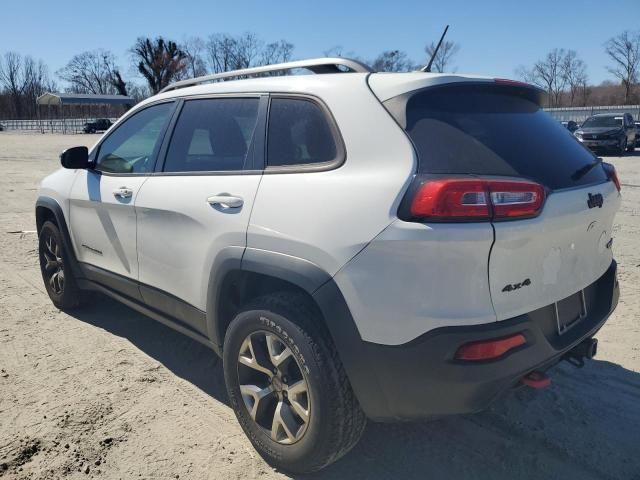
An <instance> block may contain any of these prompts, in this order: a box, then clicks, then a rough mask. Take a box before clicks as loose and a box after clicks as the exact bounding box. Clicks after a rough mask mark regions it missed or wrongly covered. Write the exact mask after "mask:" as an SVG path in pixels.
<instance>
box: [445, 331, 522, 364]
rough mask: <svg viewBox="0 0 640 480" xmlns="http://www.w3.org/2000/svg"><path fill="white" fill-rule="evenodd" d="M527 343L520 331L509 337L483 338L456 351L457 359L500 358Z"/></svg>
mask: <svg viewBox="0 0 640 480" xmlns="http://www.w3.org/2000/svg"><path fill="white" fill-rule="evenodd" d="M525 343H527V340H526V339H525V338H524V335H522V334H521V333H518V334H516V335H511V336H509V337H503V338H495V339H492V340H482V341H480V342H471V343H466V344H464V345H462V346H461V347H460V348H459V349H458V351H457V352H456V359H457V360H490V359H492V358H498V357H501V356H502V355H504V354H505V353H507V352H508V351H509V350H512V349H514V348H516V347H519V346H520V345H524V344H525Z"/></svg>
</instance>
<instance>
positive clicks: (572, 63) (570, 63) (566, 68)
mask: <svg viewBox="0 0 640 480" xmlns="http://www.w3.org/2000/svg"><path fill="white" fill-rule="evenodd" d="M561 70H562V75H563V76H564V80H565V82H566V84H567V86H568V87H569V105H570V106H573V105H574V102H575V100H576V97H577V95H578V94H579V92H580V90H581V89H582V88H583V87H584V86H586V84H587V65H586V64H585V63H584V62H583V61H582V60H581V59H580V58H578V54H577V53H576V52H575V50H568V51H567V52H566V53H565V55H564V57H563V59H562V65H561Z"/></svg>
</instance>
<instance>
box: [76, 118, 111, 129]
mask: <svg viewBox="0 0 640 480" xmlns="http://www.w3.org/2000/svg"><path fill="white" fill-rule="evenodd" d="M111 125H113V123H111V120H109V119H108V118H98V119H97V120H96V121H94V122H87V123H85V124H84V127H83V129H82V131H83V132H84V133H96V132H104V131H105V130H109V127H111Z"/></svg>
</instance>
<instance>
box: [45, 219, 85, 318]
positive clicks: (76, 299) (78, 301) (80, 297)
mask: <svg viewBox="0 0 640 480" xmlns="http://www.w3.org/2000/svg"><path fill="white" fill-rule="evenodd" d="M50 239H52V240H53V242H55V245H56V246H57V248H58V249H59V258H60V259H61V262H59V263H61V266H62V272H63V278H64V282H63V286H62V289H61V291H56V289H55V288H54V286H53V285H52V284H51V282H50V279H51V272H50V271H48V269H47V257H46V255H49V256H50V252H49V251H48V249H47V242H48V241H49V240H50ZM38 257H39V259H40V271H41V273H42V280H43V281H44V286H45V288H46V290H47V293H48V294H49V298H50V299H51V301H52V302H53V304H54V305H55V306H56V307H57V308H59V309H60V310H71V309H74V308H77V307H79V306H81V305H83V304H85V303H87V302H88V301H89V300H90V298H91V296H90V295H89V293H88V292H84V291H82V290H80V288H78V283H77V282H76V279H75V278H74V276H73V273H72V271H71V263H70V259H69V253H68V252H67V251H65V248H64V243H63V242H62V235H61V233H60V230H59V229H58V226H57V225H56V224H55V223H53V222H51V221H46V222H44V224H43V225H42V227H41V228H40V232H39V235H38Z"/></svg>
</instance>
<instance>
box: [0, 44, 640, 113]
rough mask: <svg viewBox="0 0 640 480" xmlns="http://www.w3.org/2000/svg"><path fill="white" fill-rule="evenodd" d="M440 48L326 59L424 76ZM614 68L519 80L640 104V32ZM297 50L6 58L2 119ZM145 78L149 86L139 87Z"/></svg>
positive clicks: (528, 73)
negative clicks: (596, 75) (63, 99)
mask: <svg viewBox="0 0 640 480" xmlns="http://www.w3.org/2000/svg"><path fill="white" fill-rule="evenodd" d="M435 46H436V42H431V43H429V44H427V45H426V46H425V47H424V56H423V58H422V59H421V62H416V61H415V60H413V59H411V58H410V57H409V56H408V55H407V53H406V52H404V51H402V50H385V51H383V52H381V53H380V54H379V55H377V56H376V57H374V58H371V59H363V58H361V57H360V56H358V55H357V54H355V53H354V52H345V51H344V49H343V48H342V47H341V46H335V47H332V48H330V49H328V50H326V51H325V52H323V53H324V55H325V56H348V57H352V58H356V59H359V60H362V61H364V62H365V63H368V64H369V65H371V66H372V68H373V69H374V70H376V71H388V72H402V71H412V70H417V69H419V68H420V67H422V66H423V65H424V64H425V63H426V62H427V60H428V59H429V58H430V57H431V55H432V54H433V52H434V50H435ZM604 48H605V52H606V53H607V56H608V57H609V59H610V61H611V63H610V65H609V66H608V67H607V69H608V71H609V72H610V73H611V74H612V75H613V77H614V78H616V80H617V82H618V84H616V83H614V82H608V83H605V84H603V85H601V86H593V85H590V84H589V81H588V77H587V73H586V71H587V66H586V63H585V62H584V61H583V60H582V59H581V58H579V56H578V54H577V53H576V52H575V51H574V50H570V49H563V48H556V49H553V50H552V51H551V52H549V53H548V54H547V55H546V56H545V57H544V58H543V59H541V60H539V61H537V62H535V63H534V64H533V65H532V66H530V67H524V66H521V67H518V69H517V70H516V74H517V75H518V76H519V77H521V78H522V79H524V80H525V81H527V82H529V83H533V84H535V85H537V86H539V87H541V88H543V89H544V90H545V91H546V96H547V99H546V101H547V105H548V106H552V107H553V106H565V105H571V106H575V105H587V104H591V105H598V104H603V103H625V104H630V103H640V98H639V95H640V92H638V88H637V86H638V73H639V72H638V70H639V68H640V32H623V33H621V34H619V35H617V36H615V37H613V38H611V39H609V40H608V41H607V42H606V43H605V44H604ZM294 50H295V46H294V45H293V44H292V43H291V42H288V41H287V40H278V41H274V42H265V41H263V40H262V39H260V38H259V37H258V36H257V35H256V34H254V33H250V32H248V33H244V34H241V35H229V34H212V35H210V36H209V37H207V38H202V37H190V38H187V39H185V40H184V41H182V42H176V41H174V40H171V39H168V38H165V37H162V36H158V37H155V38H147V37H139V38H137V39H136V41H135V43H134V44H133V45H132V46H131V48H130V49H129V51H128V54H129V55H128V56H129V62H128V64H125V65H124V68H123V65H122V64H121V63H119V62H118V59H117V57H116V56H115V55H114V54H113V53H112V52H110V51H109V50H105V49H98V50H91V51H85V52H82V53H79V54H77V55H74V56H73V57H72V58H71V59H69V61H68V62H67V64H66V65H65V66H64V67H62V68H60V69H59V70H57V71H56V72H55V73H54V75H51V74H50V72H49V69H48V67H47V66H46V65H45V64H44V62H43V61H42V60H35V59H34V58H32V57H30V56H28V55H20V54H19V53H16V52H12V51H9V52H6V53H4V54H3V55H0V118H2V117H4V118H34V117H35V113H36V106H35V99H36V98H37V96H38V95H40V94H42V93H43V92H45V91H58V88H59V84H58V83H57V82H56V80H55V78H57V79H60V80H62V81H63V82H64V85H65V87H64V90H65V91H67V92H70V93H91V94H120V95H127V96H132V97H133V98H134V100H135V101H139V100H141V99H143V98H145V97H147V96H149V95H153V94H155V93H157V92H159V91H160V90H162V89H163V88H164V87H166V86H167V85H169V84H170V83H172V82H174V81H178V80H182V79H185V78H192V77H197V76H201V75H206V74H208V73H220V72H225V71H229V70H237V69H242V68H248V67H253V66H260V65H269V64H273V63H281V62H287V61H290V60H292V59H293V56H294ZM459 51H460V45H459V44H458V43H456V42H454V41H449V40H447V41H445V42H443V44H442V46H441V48H440V50H439V51H438V54H437V56H436V58H435V61H434V63H433V71H434V72H446V71H449V72H455V71H456V70H457V68H456V66H455V57H456V55H457V54H458V52H459ZM132 77H133V78H136V77H137V78H141V79H142V80H143V83H138V82H135V81H133V80H132Z"/></svg>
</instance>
